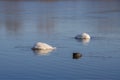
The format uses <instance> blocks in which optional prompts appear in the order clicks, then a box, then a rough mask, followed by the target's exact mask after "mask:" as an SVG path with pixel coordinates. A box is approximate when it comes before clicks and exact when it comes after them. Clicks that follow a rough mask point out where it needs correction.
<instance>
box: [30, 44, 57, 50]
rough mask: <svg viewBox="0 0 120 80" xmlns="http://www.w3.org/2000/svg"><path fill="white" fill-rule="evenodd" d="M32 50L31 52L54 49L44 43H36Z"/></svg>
mask: <svg viewBox="0 0 120 80" xmlns="http://www.w3.org/2000/svg"><path fill="white" fill-rule="evenodd" d="M32 49H33V50H53V49H56V47H52V46H50V45H48V44H46V43H42V42H37V43H36V44H35V45H34V46H33V48H32Z"/></svg>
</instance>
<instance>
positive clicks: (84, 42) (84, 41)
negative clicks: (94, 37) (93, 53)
mask: <svg viewBox="0 0 120 80" xmlns="http://www.w3.org/2000/svg"><path fill="white" fill-rule="evenodd" d="M81 41H82V43H83V44H88V43H89V42H90V39H82V40H81Z"/></svg>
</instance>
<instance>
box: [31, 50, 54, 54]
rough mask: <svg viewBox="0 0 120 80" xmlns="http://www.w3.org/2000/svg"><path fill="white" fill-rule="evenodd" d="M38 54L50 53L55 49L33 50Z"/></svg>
mask: <svg viewBox="0 0 120 80" xmlns="http://www.w3.org/2000/svg"><path fill="white" fill-rule="evenodd" d="M33 51H34V53H35V54H36V55H48V54H49V53H50V52H52V51H53V50H33Z"/></svg>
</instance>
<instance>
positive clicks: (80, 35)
mask: <svg viewBox="0 0 120 80" xmlns="http://www.w3.org/2000/svg"><path fill="white" fill-rule="evenodd" d="M75 39H88V40H89V39H90V35H89V34H87V33H82V34H78V35H77V36H75Z"/></svg>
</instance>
